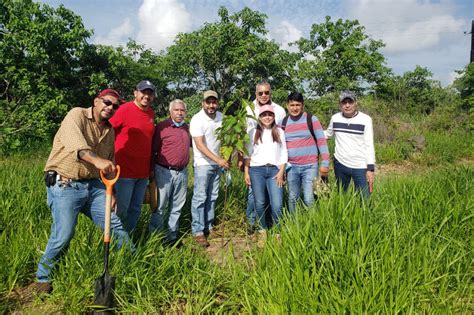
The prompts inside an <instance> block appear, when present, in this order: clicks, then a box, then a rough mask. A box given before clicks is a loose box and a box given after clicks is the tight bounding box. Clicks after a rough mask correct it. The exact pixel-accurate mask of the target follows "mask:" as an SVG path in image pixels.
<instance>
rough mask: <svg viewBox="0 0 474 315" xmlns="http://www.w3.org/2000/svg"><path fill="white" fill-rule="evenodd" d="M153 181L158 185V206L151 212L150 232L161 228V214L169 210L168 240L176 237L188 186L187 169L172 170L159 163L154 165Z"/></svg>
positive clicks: (162, 226)
mask: <svg viewBox="0 0 474 315" xmlns="http://www.w3.org/2000/svg"><path fill="white" fill-rule="evenodd" d="M155 182H156V185H157V187H158V194H159V198H158V199H159V200H158V208H157V209H153V210H155V211H154V212H153V213H152V214H151V219H150V225H149V226H148V229H149V231H150V232H155V231H157V230H163V228H164V224H163V216H164V214H165V213H166V212H169V218H168V224H167V225H168V233H167V237H168V240H170V241H174V240H176V239H177V238H178V227H179V217H180V215H181V209H182V208H183V206H184V203H185V202H186V193H187V188H188V169H187V168H185V169H183V170H182V171H174V170H170V169H168V168H165V167H163V166H160V165H155Z"/></svg>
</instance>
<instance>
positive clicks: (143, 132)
mask: <svg viewBox="0 0 474 315" xmlns="http://www.w3.org/2000/svg"><path fill="white" fill-rule="evenodd" d="M110 123H111V124H112V126H113V127H114V131H115V160H116V161H117V164H118V165H120V168H121V172H120V177H121V178H148V177H149V176H150V171H151V169H150V165H151V164H150V158H151V143H152V138H153V132H154V131H155V113H154V111H153V108H151V107H150V106H148V107H146V108H144V109H141V108H139V107H138V105H137V104H135V102H134V101H131V102H127V103H125V104H122V105H120V107H119V109H118V110H117V111H116V112H115V115H114V116H113V117H112V118H110Z"/></svg>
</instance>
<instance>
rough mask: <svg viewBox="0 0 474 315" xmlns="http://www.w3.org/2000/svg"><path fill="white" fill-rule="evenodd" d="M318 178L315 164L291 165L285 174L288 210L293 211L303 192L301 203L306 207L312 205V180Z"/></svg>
mask: <svg viewBox="0 0 474 315" xmlns="http://www.w3.org/2000/svg"><path fill="white" fill-rule="evenodd" d="M317 176H318V166H317V165H316V164H306V165H298V164H292V165H291V168H290V169H289V170H288V172H287V177H286V178H287V180H288V210H289V211H290V212H293V211H295V208H296V202H297V200H298V198H299V197H300V193H301V190H303V202H304V204H305V205H306V206H307V207H310V206H311V205H312V204H313V203H314V193H313V179H314V178H315V177H317Z"/></svg>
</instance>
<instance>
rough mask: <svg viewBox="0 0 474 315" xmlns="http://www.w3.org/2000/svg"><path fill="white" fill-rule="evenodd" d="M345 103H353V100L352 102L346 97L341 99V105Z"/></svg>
mask: <svg viewBox="0 0 474 315" xmlns="http://www.w3.org/2000/svg"><path fill="white" fill-rule="evenodd" d="M345 104H349V105H354V104H355V102H354V100H351V99H350V98H346V99H344V100H342V101H341V105H345Z"/></svg>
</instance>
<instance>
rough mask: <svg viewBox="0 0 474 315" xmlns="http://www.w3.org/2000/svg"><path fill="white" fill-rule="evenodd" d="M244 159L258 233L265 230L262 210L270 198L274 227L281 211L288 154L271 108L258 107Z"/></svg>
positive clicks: (282, 134)
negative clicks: (253, 201)
mask: <svg viewBox="0 0 474 315" xmlns="http://www.w3.org/2000/svg"><path fill="white" fill-rule="evenodd" d="M247 149H248V155H249V157H246V159H245V183H246V184H247V185H251V186H252V190H253V195H254V199H255V210H256V212H257V217H258V223H259V225H260V229H264V228H269V227H270V226H269V224H267V222H266V220H265V206H266V205H267V204H268V200H267V195H268V196H269V197H270V207H271V214H272V221H273V223H274V224H277V223H278V220H279V218H280V216H281V210H282V207H283V184H284V183H285V180H284V174H285V167H286V163H287V162H288V152H287V150H286V141H285V133H284V131H283V130H282V129H281V128H279V127H277V126H276V124H275V112H274V110H273V107H272V106H271V105H264V106H261V107H260V115H259V116H258V125H257V127H256V128H255V129H252V130H251V131H250V143H249V145H248V146H247Z"/></svg>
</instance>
